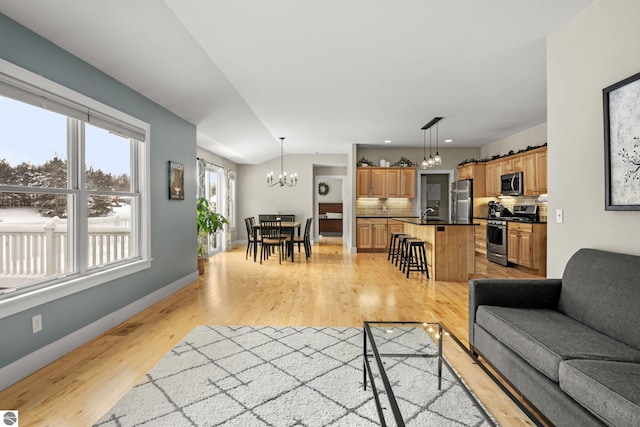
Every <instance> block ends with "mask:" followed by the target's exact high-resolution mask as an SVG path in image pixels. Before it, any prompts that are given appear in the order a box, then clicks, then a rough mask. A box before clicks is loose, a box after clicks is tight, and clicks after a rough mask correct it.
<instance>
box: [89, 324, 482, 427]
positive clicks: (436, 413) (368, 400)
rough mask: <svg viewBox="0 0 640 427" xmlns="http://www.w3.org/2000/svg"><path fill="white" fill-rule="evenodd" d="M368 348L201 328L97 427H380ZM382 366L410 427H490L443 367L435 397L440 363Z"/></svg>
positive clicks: (349, 335) (398, 361) (359, 341)
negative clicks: (367, 373)
mask: <svg viewBox="0 0 640 427" xmlns="http://www.w3.org/2000/svg"><path fill="white" fill-rule="evenodd" d="M408 333H410V332H408ZM414 342H416V340H415V339H406V337H403V334H398V338H397V341H396V342H395V343H393V345H394V346H395V347H396V348H394V350H398V349H401V350H403V352H412V351H417V350H424V349H425V348H429V347H428V345H427V346H421V347H420V348H418V349H417V348H413V344H412V343H414ZM362 345H363V332H362V329H359V328H321V327H318V328H311V327H309V328H292V327H277V328H276V327H250V326H238V327H230V326H198V327H196V328H195V329H194V330H193V331H191V332H190V333H189V334H188V335H187V337H186V338H185V339H184V340H183V341H182V342H181V343H180V344H178V345H177V346H176V347H175V348H173V349H172V350H171V351H170V352H169V353H168V354H167V355H166V356H165V357H164V358H163V359H162V360H161V361H160V362H159V363H158V364H157V365H156V366H155V367H154V368H153V369H152V370H151V372H149V373H148V374H147V375H146V377H145V379H144V380H143V381H142V382H141V383H139V384H138V385H136V386H135V387H134V388H133V389H132V390H131V391H129V392H128V393H127V394H126V395H125V396H124V397H123V398H122V399H121V400H120V401H119V402H118V403H117V404H116V405H115V406H114V407H113V408H112V409H111V410H110V411H109V412H108V413H107V414H106V415H105V416H104V417H102V419H101V420H100V421H98V423H97V424H96V426H100V427H116V426H118V427H120V426H154V427H156V426H242V427H247V426H273V427H287V426H308V427H314V426H357V427H360V426H363V427H366V426H378V425H380V421H379V418H378V413H377V412H376V407H375V402H374V399H373V393H372V391H371V386H370V385H367V389H366V390H364V389H363V384H362V381H363V370H362V367H363V356H362ZM429 345H431V346H433V344H429ZM432 350H435V346H433V348H432ZM385 363H386V371H387V372H388V373H389V380H390V381H391V383H392V386H393V389H394V393H395V395H396V399H397V400H398V404H399V407H400V410H401V412H402V415H403V416H404V418H405V420H406V423H407V425H412V426H428V425H435V426H441V425H442V426H485V425H491V424H490V423H487V422H486V421H484V419H483V418H482V416H481V412H480V410H478V408H477V407H476V406H475V405H474V404H473V403H472V401H471V399H470V398H469V397H468V396H467V394H466V393H465V391H464V390H463V389H462V387H461V386H460V385H459V384H458V383H457V381H456V380H455V379H454V378H453V377H452V375H451V374H450V373H449V372H448V371H447V370H446V369H445V368H444V367H443V381H442V390H441V391H438V389H437V376H436V375H437V374H436V362H435V359H421V358H386V359H385ZM372 365H373V363H372ZM378 382H379V381H378V380H376V384H377V387H378V390H379V391H382V390H383V387H382V383H379V384H378ZM381 402H382V406H383V407H385V408H386V409H385V411H384V412H385V414H387V415H388V416H387V423H389V425H395V423H394V422H393V420H392V415H391V411H390V409H389V408H388V407H389V404H388V400H387V399H386V397H385V396H384V395H382V396H381Z"/></svg>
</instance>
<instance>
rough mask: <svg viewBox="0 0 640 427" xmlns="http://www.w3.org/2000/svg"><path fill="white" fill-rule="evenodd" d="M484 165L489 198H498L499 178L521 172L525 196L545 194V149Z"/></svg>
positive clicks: (492, 161)
mask: <svg viewBox="0 0 640 427" xmlns="http://www.w3.org/2000/svg"><path fill="white" fill-rule="evenodd" d="M486 165H487V166H486V168H487V170H486V172H487V173H486V181H485V182H486V189H487V196H489V197H498V196H500V192H501V190H500V177H501V176H502V175H505V174H508V173H514V172H522V175H523V179H524V195H525V196H538V195H540V194H545V193H547V147H540V148H536V149H533V150H530V151H527V152H525V153H520V154H514V155H513V156H509V157H507V158H502V159H496V160H491V161H489V162H486ZM465 166H466V165H465Z"/></svg>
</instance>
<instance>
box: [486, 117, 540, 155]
mask: <svg viewBox="0 0 640 427" xmlns="http://www.w3.org/2000/svg"><path fill="white" fill-rule="evenodd" d="M546 142H547V124H546V123H543V124H541V125H538V126H535V127H532V128H529V129H526V130H523V131H522V132H518V133H516V134H514V135H511V136H508V137H506V138H503V139H500V140H498V141H495V142H492V143H490V144H487V145H485V146H484V147H482V148H481V149H480V155H481V157H482V158H483V159H489V158H491V157H493V156H495V155H500V156H503V155H505V154H507V153H508V152H509V151H513V152H515V153H517V152H518V151H520V150H524V149H525V148H527V147H537V146H540V145H543V144H545V143H546Z"/></svg>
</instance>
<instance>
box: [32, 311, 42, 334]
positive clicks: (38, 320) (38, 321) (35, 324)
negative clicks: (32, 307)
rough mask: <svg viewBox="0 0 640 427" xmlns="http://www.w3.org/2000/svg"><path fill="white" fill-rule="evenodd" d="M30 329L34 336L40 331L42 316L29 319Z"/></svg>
mask: <svg viewBox="0 0 640 427" xmlns="http://www.w3.org/2000/svg"><path fill="white" fill-rule="evenodd" d="M31 327H32V328H33V333H34V334H37V333H38V332H40V331H41V330H42V314H38V315H35V316H33V317H32V318H31Z"/></svg>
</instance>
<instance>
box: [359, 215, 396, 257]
mask: <svg viewBox="0 0 640 427" xmlns="http://www.w3.org/2000/svg"><path fill="white" fill-rule="evenodd" d="M356 230H357V231H356V239H357V243H356V245H357V247H358V251H359V250H360V249H369V250H383V249H387V248H388V246H387V245H388V242H389V238H388V236H387V234H388V233H387V218H358V219H357V220H356Z"/></svg>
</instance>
